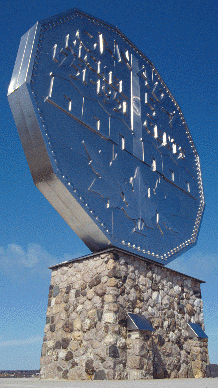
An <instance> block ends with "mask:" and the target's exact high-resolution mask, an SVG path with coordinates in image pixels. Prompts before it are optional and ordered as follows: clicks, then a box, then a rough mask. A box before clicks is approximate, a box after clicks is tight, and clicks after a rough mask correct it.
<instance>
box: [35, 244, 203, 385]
mask: <svg viewBox="0 0 218 388" xmlns="http://www.w3.org/2000/svg"><path fill="white" fill-rule="evenodd" d="M51 269H52V279H51V285H50V289H49V299H48V309H47V317H46V325H45V337H44V342H43V346H42V357H41V377H42V378H53V379H69V380H89V379H95V380H102V379H107V380H113V379H117V380H134V379H152V378H157V379H158V378H177V377H178V378H185V377H206V367H207V365H208V364H209V359H208V350H207V339H200V338H198V337H194V338H192V337H191V336H190V334H189V331H188V324H187V323H188V322H193V323H199V324H200V326H201V327H202V329H203V330H204V321H203V309H202V307H203V305H202V300H201V291H200V283H201V281H200V280H197V279H194V278H192V277H189V276H187V275H184V274H181V273H179V272H176V271H172V270H170V269H168V268H165V267H163V266H161V265H159V264H156V263H153V262H149V261H146V260H144V259H142V258H140V257H139V256H132V255H131V254H129V253H128V252H126V251H122V250H119V249H116V248H111V249H108V250H105V251H102V252H99V253H96V254H92V255H89V256H86V257H83V258H80V259H77V260H73V261H70V262H65V263H62V264H59V265H56V266H54V267H52V268H51ZM127 312H133V313H136V314H142V315H144V316H145V317H146V318H147V319H148V320H149V321H150V323H151V324H152V326H153V328H154V329H155V331H154V332H147V331H138V330H135V331H129V330H128V329H127V316H126V314H127Z"/></svg>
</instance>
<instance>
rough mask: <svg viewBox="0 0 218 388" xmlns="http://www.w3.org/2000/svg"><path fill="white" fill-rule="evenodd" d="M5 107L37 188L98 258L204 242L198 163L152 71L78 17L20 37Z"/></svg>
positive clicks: (174, 251)
mask: <svg viewBox="0 0 218 388" xmlns="http://www.w3.org/2000/svg"><path fill="white" fill-rule="evenodd" d="M8 99H9V103H10V106H11V110H12V113H13V116H14V119H15V122H16V126H17V128H18V132H19V135H20V138H21V142H22V145H23V148H24V151H25V155H26V158H27V161H28V164H29V167H30V171H31V174H32V177H33V180H34V183H35V185H36V186H37V187H38V189H39V190H40V191H41V192H42V193H43V194H44V196H45V197H46V198H47V199H48V201H49V202H50V203H51V204H52V205H53V207H54V208H55V209H56V210H57V211H58V212H59V213H60V215H61V216H62V217H63V218H64V219H65V220H66V222H67V223H68V224H69V225H70V227H71V228H72V229H73V230H74V231H75V232H76V233H77V235H78V236H79V237H80V238H81V239H82V240H83V241H84V243H85V244H86V245H87V246H88V247H89V248H90V250H91V251H97V250H100V249H104V248H107V247H109V246H116V247H118V248H123V249H125V250H127V251H129V252H132V253H137V254H139V255H140V256H142V257H146V258H150V259H152V260H154V261H156V262H159V263H163V264H166V263H168V262H170V261H171V260H173V259H174V258H176V257H177V256H178V255H180V254H181V253H182V252H184V250H186V249H188V248H191V247H192V246H193V245H194V244H195V243H196V240H197V235H198V232H199V226H200V222H201V218H202V213H203V208H204V195H203V187H202V179H201V169H200V162H199V156H198V154H197V151H196V148H195V145H194V143H193V140H192V137H191V134H190V132H189V130H188V127H187V125H186V122H185V119H184V117H183V114H182V112H181V109H180V107H179V106H178V104H177V102H176V101H175V99H174V98H173V96H172V95H171V93H170V91H169V90H168V88H167V86H166V85H165V83H164V81H163V80H162V78H161V77H160V75H159V73H158V72H157V70H156V68H155V67H154V65H153V64H152V63H151V62H150V61H149V60H148V58H147V57H146V56H145V55H144V54H143V53H142V52H140V51H139V50H138V49H137V48H136V47H135V45H134V44H132V43H131V42H130V41H129V39H128V38H126V37H125V36H124V35H123V34H122V33H121V32H120V31H119V30H118V29H117V28H116V27H114V26H112V25H109V24H107V23H105V22H103V21H101V20H99V19H97V18H95V17H92V16H90V15H87V14H85V13H83V12H81V11H79V10H77V9H73V10H70V11H68V12H66V13H63V14H59V15H57V16H54V17H51V18H49V19H47V20H43V21H41V22H38V23H36V24H35V25H34V26H33V27H32V28H31V29H30V30H29V31H28V32H27V33H26V34H25V35H24V36H23V37H22V39H21V42H20V47H19V50H18V54H17V59H16V63H15V67H14V71H13V75H12V79H11V83H10V86H9V91H8Z"/></svg>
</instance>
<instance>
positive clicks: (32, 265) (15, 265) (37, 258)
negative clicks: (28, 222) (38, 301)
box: [0, 244, 57, 281]
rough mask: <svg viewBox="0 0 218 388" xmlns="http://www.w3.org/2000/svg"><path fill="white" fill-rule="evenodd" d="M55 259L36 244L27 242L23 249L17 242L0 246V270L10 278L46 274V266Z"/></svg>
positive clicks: (54, 262) (18, 278)
mask: <svg viewBox="0 0 218 388" xmlns="http://www.w3.org/2000/svg"><path fill="white" fill-rule="evenodd" d="M56 263H57V259H56V258H55V257H53V256H52V255H50V254H49V253H48V252H46V251H45V250H44V249H43V248H42V247H41V246H40V245H38V244H29V245H28V246H27V249H24V248H23V247H22V246H20V245H18V244H9V245H8V246H7V248H6V249H4V248H3V247H0V270H1V271H2V272H3V273H4V275H5V276H7V277H8V278H10V279H16V280H18V281H19V280H21V281H23V280H24V279H25V278H29V277H31V276H35V275H37V276H40V277H41V276H45V275H46V276H47V275H49V273H50V271H49V270H48V267H49V266H51V265H53V264H56Z"/></svg>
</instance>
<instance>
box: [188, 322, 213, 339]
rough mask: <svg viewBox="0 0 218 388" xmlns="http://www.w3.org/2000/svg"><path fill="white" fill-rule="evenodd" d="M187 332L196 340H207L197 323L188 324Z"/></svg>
mask: <svg viewBox="0 0 218 388" xmlns="http://www.w3.org/2000/svg"><path fill="white" fill-rule="evenodd" d="M188 326H189V332H190V334H191V336H193V337H198V338H208V336H207V335H206V333H205V332H204V330H202V328H201V326H200V325H199V324H198V323H192V322H188Z"/></svg>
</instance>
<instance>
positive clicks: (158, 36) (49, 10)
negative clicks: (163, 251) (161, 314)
mask: <svg viewBox="0 0 218 388" xmlns="http://www.w3.org/2000/svg"><path fill="white" fill-rule="evenodd" d="M2 3H3V2H2ZM73 7H78V8H80V9H81V10H83V11H85V12H88V13H90V14H92V15H93V16H96V17H99V18H101V19H103V20H105V21H107V22H109V23H111V24H113V25H116V26H117V27H118V28H119V29H120V30H121V31H122V32H123V33H124V34H125V35H126V36H127V37H128V38H129V39H130V40H131V41H132V42H133V43H135V45H136V46H137V47H138V48H139V49H140V50H141V51H142V52H144V54H145V55H146V56H147V57H148V58H149V59H150V60H151V61H152V62H153V63H154V65H155V67H156V68H157V70H158V72H159V73H160V75H161V76H162V78H163V80H164V82H165V83H166V85H167V86H168V88H169V89H170V91H171V93H172V95H173V96H174V98H175V99H176V101H177V102H178V104H179V105H180V107H181V109H182V112H183V114H184V116H185V119H186V122H187V124H188V127H189V129H190V132H191V134H192V137H193V140H194V142H195V145H196V148H197V150H198V153H199V156H200V161H201V167H202V176H203V184H204V190H205V198H206V208H205V212H204V217H203V221H202V225H201V230H200V235H199V238H198V243H197V245H196V246H195V247H194V248H192V249H191V250H189V251H188V252H186V253H185V254H183V255H182V256H180V257H179V258H178V259H176V260H175V261H174V262H172V263H171V264H170V265H169V267H170V268H173V269H176V270H178V271H181V272H183V273H186V274H188V275H191V276H195V277H197V278H201V279H203V280H205V281H206V282H207V283H206V284H203V285H202V295H203V302H204V314H205V326H206V333H207V334H208V336H209V356H210V361H211V363H218V249H217V230H218V228H217V221H218V219H217V214H218V211H217V210H218V206H217V203H218V194H217V180H218V179H217V178H218V174H217V167H218V162H217V158H218V151H217V144H218V143H217V140H218V136H217V129H218V109H217V106H218V101H217V90H218V82H217V79H218V77H217V63H218V50H217V44H218V25H217V24H218V23H217V20H218V3H217V1H215V0H214V1H212V0H207V1H206V0H196V1H193V0H177V1H176V0H165V1H161V0H149V1H145V0H144V1H141V0H135V1H134V2H130V1H127V0H123V1H122V0H120V1H117V0H110V1H107V0H102V1H99V0H89V1H85V0H80V2H76V1H71V2H69V1H66V0H62V1H61V2H60V1H57V0H53V1H52V0H51V1H49V0H43V1H42V0H38V1H32V2H30V1H27V0H21V1H19V2H18V1H16V0H7V1H5V2H4V4H2V5H1V16H0V18H1V20H0V26H1V27H0V29H1V41H0V44H1V66H0V75H1V89H0V97H1V114H0V214H1V217H0V230H1V233H0V298H1V299H0V300H1V303H0V354H1V357H0V369H35V368H39V358H40V350H41V345H42V338H43V330H44V325H45V315H46V306H47V295H48V288H49V284H50V270H48V266H50V265H52V264H56V263H59V262H61V261H65V260H68V259H72V258H74V257H79V256H82V255H85V254H88V253H89V250H88V248H87V247H86V246H85V245H84V244H83V243H82V241H80V239H79V238H78V237H77V236H76V235H75V233H74V232H73V231H72V230H71V229H70V227H69V226H68V225H67V224H66V223H65V222H64V221H63V220H62V218H61V217H60V216H59V214H58V213H57V212H56V211H55V210H54V209H53V208H52V206H51V205H50V204H49V203H48V202H47V201H46V199H45V198H44V197H43V196H42V194H41V193H40V192H39V191H38V190H37V188H36V187H35V186H34V184H33V181H32V178H31V175H30V172H29V169H28V165H27V162H26V159H25V156H24V152H23V149H22V146H21V142H20V140H19V137H18V134H17V130H16V127H15V124H14V121H13V118H12V114H11V112H10V109H9V105H8V102H7V97H6V95H7V88H8V85H9V82H10V78H11V75H12V71H13V66H14V62H15V59H16V54H17V50H18V46H19V41H20V38H21V36H22V35H23V34H24V33H25V32H26V31H27V30H28V29H29V28H30V27H31V26H32V25H33V24H35V22H36V21H37V20H41V19H44V18H47V17H49V16H51V15H54V14H57V13H59V12H63V11H65V10H67V9H69V8H73Z"/></svg>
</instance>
